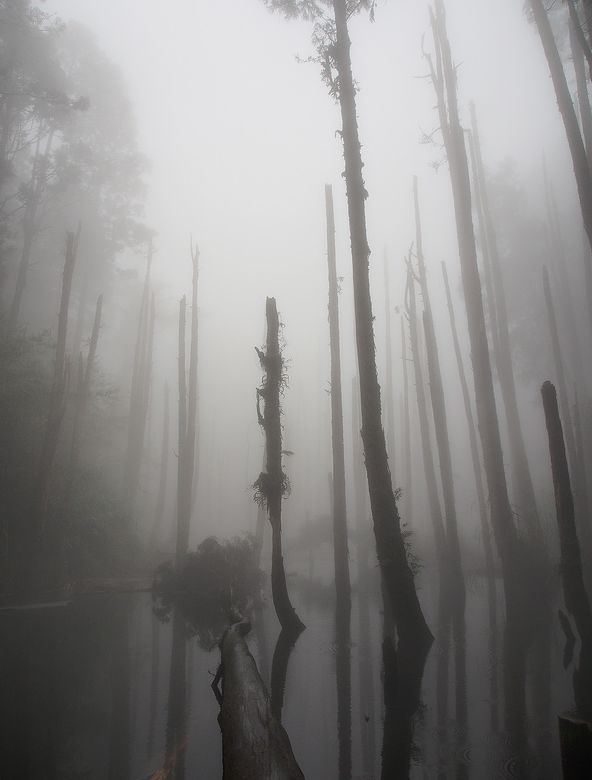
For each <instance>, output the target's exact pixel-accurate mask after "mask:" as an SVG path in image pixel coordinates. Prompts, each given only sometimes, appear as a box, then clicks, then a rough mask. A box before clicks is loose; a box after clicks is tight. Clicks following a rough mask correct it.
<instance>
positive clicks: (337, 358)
mask: <svg viewBox="0 0 592 780" xmlns="http://www.w3.org/2000/svg"><path fill="white" fill-rule="evenodd" d="M325 208H326V214H327V264H328V271H329V334H330V345H331V427H332V448H333V550H334V556H335V592H336V597H337V602H336V603H337V613H338V615H341V617H342V618H343V619H344V620H347V622H348V623H349V613H350V609H351V586H350V577H349V560H348V558H349V552H348V544H347V512H346V502H345V454H344V447H343V401H342V396H341V351H340V345H339V301H338V291H337V266H336V261H335V219H334V216H333V191H332V189H331V186H330V185H329V184H327V185H325ZM339 619H340V618H339V617H338V620H339Z"/></svg>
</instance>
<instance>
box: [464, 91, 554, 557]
mask: <svg viewBox="0 0 592 780" xmlns="http://www.w3.org/2000/svg"><path fill="white" fill-rule="evenodd" d="M471 120H472V130H473V140H474V144H475V161H476V168H475V170H474V174H475V178H476V180H477V182H478V185H477V187H476V188H475V189H476V192H478V193H479V196H480V201H481V207H482V212H483V217H484V220H485V225H484V227H485V230H484V231H483V233H484V239H485V241H486V243H487V246H488V250H489V257H490V260H491V270H492V276H493V287H494V295H495V303H494V305H495V307H496V309H497V325H498V334H497V339H494V345H495V349H494V354H495V359H496V363H497V374H498V378H499V381H500V385H501V389H502V397H503V400H504V408H505V411H506V420H507V423H508V440H509V442H510V448H511V451H512V460H513V466H514V474H515V480H516V487H517V492H518V497H519V506H520V510H521V514H522V516H523V517H524V521H525V525H526V528H527V529H528V533H529V536H530V538H531V540H532V541H533V542H534V543H536V544H537V545H539V546H542V544H543V540H542V535H541V525H540V521H539V515H538V509H537V504H536V498H535V493H534V486H533V484H532V476H531V474H530V466H529V464H528V456H527V454H526V446H525V444H524V436H523V434H522V425H521V422H520V413H519V411H518V399H517V396H516V382H515V379H514V367H513V365H512V349H511V345H510V332H509V327H508V306H507V302H506V291H505V287H504V280H503V277H502V269H501V263H500V257H499V249H498V243H497V235H496V232H495V227H494V224H493V215H492V213H491V208H490V205H489V193H488V191H487V183H486V181H485V168H484V165H483V158H482V155H481V143H480V140H479V128H478V126H477V116H476V113H475V106H474V104H473V103H471Z"/></svg>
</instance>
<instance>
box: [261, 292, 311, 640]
mask: <svg viewBox="0 0 592 780" xmlns="http://www.w3.org/2000/svg"><path fill="white" fill-rule="evenodd" d="M265 312H266V317H267V346H266V351H265V353H263V352H262V351H261V350H257V354H258V355H259V359H260V361H261V367H262V368H263V369H264V370H265V380H264V384H263V387H261V388H258V389H257V417H258V420H259V424H260V425H261V426H262V428H263V430H264V431H265V447H266V453H267V464H266V466H267V469H266V471H265V472H261V474H260V475H259V479H258V480H257V482H256V483H255V484H256V487H257V489H258V491H259V494H260V496H261V498H262V499H263V500H264V501H265V503H266V505H267V514H268V517H269V522H270V524H271V534H272V535H271V592H272V597H273V605H274V607H275V611H276V614H277V616H278V619H279V621H280V624H281V626H282V630H283V631H285V632H286V633H287V634H289V635H294V634H299V633H300V632H301V631H302V630H303V629H304V624H303V623H302V621H301V620H300V618H299V617H298V615H297V614H296V610H295V609H294V607H293V606H292V603H291V601H290V596H289V595H288V587H287V585H286V572H285V570H284V557H283V554H282V498H283V496H284V494H285V491H286V482H287V477H286V475H285V473H284V471H283V469H282V425H281V420H280V391H281V388H282V383H283V372H284V360H283V357H282V353H281V351H280V345H279V318H278V313H277V308H276V303H275V298H267V301H266V305H265ZM261 399H263V402H264V408H263V413H261V409H260V402H261Z"/></svg>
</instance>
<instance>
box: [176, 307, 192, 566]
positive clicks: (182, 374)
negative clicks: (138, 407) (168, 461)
mask: <svg viewBox="0 0 592 780" xmlns="http://www.w3.org/2000/svg"><path fill="white" fill-rule="evenodd" d="M186 309H187V302H186V299H185V296H183V297H182V298H181V301H180V302H179V358H178V360H179V413H178V421H179V436H178V450H179V453H178V457H177V540H176V547H175V563H176V566H177V570H178V571H180V570H181V561H182V559H183V556H184V555H185V553H186V552H187V547H185V546H184V540H185V539H186V538H188V536H189V532H188V531H186V530H185V527H184V524H185V523H186V521H187V513H186V512H185V511H184V508H185V504H184V498H185V495H186V488H185V486H184V485H183V480H184V479H185V475H186V473H187V469H186V468H185V465H184V464H185V457H186V456H185V448H186V446H187V437H186V433H187V370H186V366H185V317H186Z"/></svg>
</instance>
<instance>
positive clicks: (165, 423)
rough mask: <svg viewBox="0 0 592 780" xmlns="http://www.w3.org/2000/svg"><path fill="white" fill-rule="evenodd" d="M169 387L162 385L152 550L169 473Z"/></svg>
mask: <svg viewBox="0 0 592 780" xmlns="http://www.w3.org/2000/svg"><path fill="white" fill-rule="evenodd" d="M169 424H170V423H169V385H168V382H165V383H164V393H163V413H162V444H161V448H160V476H159V479H158V493H157V494H156V506H155V507H154V518H153V520H152V534H151V539H150V547H151V548H152V549H153V550H154V549H155V548H156V545H157V542H158V534H159V532H160V527H161V524H162V517H163V514H164V504H165V499H166V492H167V481H168V472H169Z"/></svg>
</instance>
